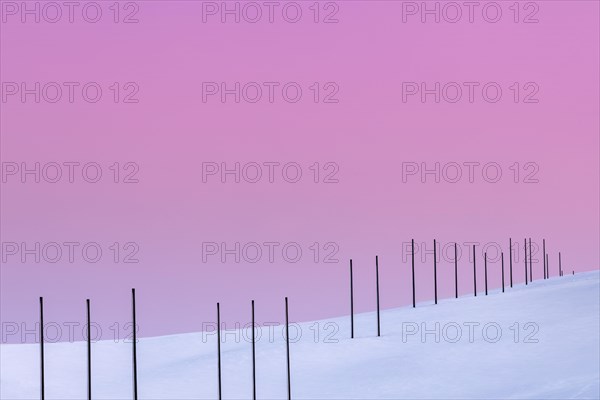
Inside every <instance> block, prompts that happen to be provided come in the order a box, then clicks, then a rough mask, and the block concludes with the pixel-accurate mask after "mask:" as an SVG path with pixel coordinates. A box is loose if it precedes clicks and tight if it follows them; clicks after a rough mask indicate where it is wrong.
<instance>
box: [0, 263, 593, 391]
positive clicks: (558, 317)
mask: <svg viewBox="0 0 600 400" xmlns="http://www.w3.org/2000/svg"><path fill="white" fill-rule="evenodd" d="M599 284H600V274H599V273H598V271H594V272H588V273H581V274H577V275H575V276H571V275H566V276H564V277H558V278H552V279H550V280H547V281H543V280H537V281H535V282H534V283H533V284H531V285H529V286H527V287H525V286H524V285H519V286H515V287H514V288H513V289H507V292H506V293H501V292H500V291H499V290H494V291H493V292H490V295H489V296H487V297H486V296H485V295H484V294H483V293H480V294H479V295H478V296H477V297H476V298H474V297H471V296H464V297H461V298H459V299H442V300H441V301H440V303H439V304H438V305H433V304H431V303H422V304H417V308H416V309H413V308H398V309H390V310H385V311H382V313H381V321H382V322H381V325H382V336H381V337H377V336H376V324H375V323H376V314H375V313H365V314H359V315H356V316H355V334H356V338H355V339H350V338H349V332H350V329H349V327H350V321H349V317H348V316H345V317H341V318H336V319H331V320H327V321H317V322H318V324H319V325H318V326H319V329H318V331H319V338H318V340H317V342H318V343H315V327H316V326H317V325H315V322H307V323H301V324H299V325H298V327H299V328H300V329H301V331H302V337H301V339H300V340H299V341H297V342H296V343H292V344H291V350H290V351H291V361H292V371H291V375H292V397H293V398H303V399H306V398H312V399H329V398H331V399H333V398H335V399H375V398H380V399H384V398H385V399H402V398H429V399H432V398H444V399H467V398H478V399H484V398H495V399H500V398H502V399H505V398H506V399H511V398H514V399H584V398H586V399H587V398H593V399H598V398H600V378H599V377H600V344H599V343H600V335H599V330H600V327H599V320H600V286H599ZM291 305H292V307H291V309H290V311H291V315H292V316H293V301H292V302H291ZM436 322H439V324H440V330H439V332H440V337H439V343H436V340H435V339H436V338H435V335H434V334H433V333H430V334H428V335H426V336H425V338H424V339H425V340H422V339H423V338H422V336H421V334H420V333H421V332H422V328H423V327H422V326H421V324H422V323H425V324H426V326H425V328H427V329H429V330H430V331H434V330H435V329H434V328H435V323H436ZM471 322H473V323H479V324H480V325H479V326H475V327H474V331H473V332H474V334H473V340H472V341H471V340H470V339H469V325H468V324H469V323H471ZM327 323H333V324H330V325H325V324H327ZM486 323H496V324H498V325H488V327H489V329H488V330H487V331H486V332H487V335H486V336H485V337H484V334H483V329H482V328H483V326H484V325H485V324H486ZM515 323H518V324H519V328H518V331H519V337H518V340H517V343H515V328H516V326H515V325H514V324H515ZM527 323H533V324H532V325H526V324H527ZM335 324H337V326H338V327H339V331H338V332H334V329H335V327H336V325H335ZM311 326H312V327H313V329H312V330H311ZM457 326H459V327H460V328H461V330H462V337H460V338H459V339H458V340H455V337H456V333H457V330H456V327H457ZM497 326H499V327H500V328H501V329H502V334H501V336H500V338H499V340H498V341H497V342H495V343H494V342H492V339H494V337H495V336H496V329H495V327H497ZM415 327H418V328H419V333H418V334H413V335H409V334H408V332H409V331H410V330H411V329H412V328H415ZM511 327H513V329H511ZM536 327H537V329H538V330H537V332H536V331H535V329H536ZM271 330H272V331H273V332H272V334H274V340H270V339H269V328H266V327H263V328H261V332H260V333H258V332H257V335H259V334H260V335H262V336H261V337H260V339H259V340H258V342H257V345H256V351H257V355H256V365H257V377H256V380H257V398H259V399H275V398H276V399H283V398H286V397H287V373H286V351H285V341H284V340H283V337H282V332H281V330H282V327H281V326H278V327H275V328H271ZM295 330H296V331H297V329H295V328H293V327H292V328H290V338H293V337H294V336H295ZM403 332H404V335H403ZM237 333H238V337H239V335H240V334H241V332H240V331H238V332H237ZM327 334H331V335H332V338H333V339H334V341H335V339H337V343H329V342H328V341H327V340H326V336H327ZM528 335H529V337H527V336H528ZM203 336H204V339H203ZM223 336H224V338H222V339H223V340H224V342H223V343H222V346H221V348H222V356H223V364H222V365H223V367H222V368H223V386H222V387H223V398H224V399H241V398H251V396H252V369H251V368H252V367H251V365H252V364H251V354H252V353H251V345H250V343H249V342H248V341H247V340H244V339H241V340H237V342H236V340H235V332H233V331H230V332H228V333H227V334H224V335H223ZM248 336H249V334H248V333H245V336H243V337H248ZM403 336H404V338H403ZM486 339H487V340H486ZM536 340H537V342H535V341H536ZM528 341H533V342H532V343H528ZM0 351H1V359H0V362H1V363H0V366H1V370H0V386H1V391H0V397H1V398H2V399H36V398H39V349H38V346H37V345H31V344H17V345H2V346H0ZM92 351H93V398H96V399H127V398H132V378H131V377H132V374H131V343H122V342H121V343H114V342H113V341H102V342H97V343H94V344H93V349H92ZM45 354H46V398H47V399H85V398H86V344H85V343H81V342H77V343H55V344H47V346H46V353H45ZM138 365H139V367H138V382H139V398H140V399H204V398H212V399H214V398H217V360H216V335H214V334H208V335H207V334H204V335H203V334H201V333H190V334H181V335H172V336H163V337H154V338H144V339H141V340H140V341H139V343H138Z"/></svg>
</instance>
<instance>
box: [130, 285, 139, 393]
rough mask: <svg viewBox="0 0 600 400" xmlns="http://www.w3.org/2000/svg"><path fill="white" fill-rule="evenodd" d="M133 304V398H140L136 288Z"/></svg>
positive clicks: (132, 294)
mask: <svg viewBox="0 0 600 400" xmlns="http://www.w3.org/2000/svg"><path fill="white" fill-rule="evenodd" d="M131 305H132V310H133V399H134V400H137V398H138V381H137V322H136V318H135V289H131Z"/></svg>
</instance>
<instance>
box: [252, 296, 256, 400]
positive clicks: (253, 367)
mask: <svg viewBox="0 0 600 400" xmlns="http://www.w3.org/2000/svg"><path fill="white" fill-rule="evenodd" d="M252 398H253V399H254V400H256V340H255V337H254V300H252Z"/></svg>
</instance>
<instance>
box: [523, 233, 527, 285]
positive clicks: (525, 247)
mask: <svg viewBox="0 0 600 400" xmlns="http://www.w3.org/2000/svg"><path fill="white" fill-rule="evenodd" d="M524 242H525V246H524V247H523V249H524V250H525V253H524V254H525V257H524V259H525V284H526V285H527V239H525V240H524Z"/></svg>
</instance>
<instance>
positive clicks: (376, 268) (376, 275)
mask: <svg viewBox="0 0 600 400" xmlns="http://www.w3.org/2000/svg"><path fill="white" fill-rule="evenodd" d="M375 280H376V281H377V336H381V317H380V314H379V257H378V256H375Z"/></svg>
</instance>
